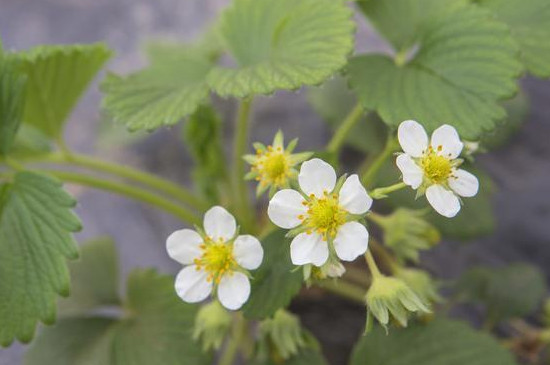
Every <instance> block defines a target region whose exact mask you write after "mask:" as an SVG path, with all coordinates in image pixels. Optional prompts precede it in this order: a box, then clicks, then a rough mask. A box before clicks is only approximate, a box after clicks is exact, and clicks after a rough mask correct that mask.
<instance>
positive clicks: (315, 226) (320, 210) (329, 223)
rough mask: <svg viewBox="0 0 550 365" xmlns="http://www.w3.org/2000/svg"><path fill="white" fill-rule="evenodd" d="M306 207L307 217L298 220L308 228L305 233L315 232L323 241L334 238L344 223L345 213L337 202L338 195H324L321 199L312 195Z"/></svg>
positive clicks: (303, 216) (301, 216) (302, 216)
mask: <svg viewBox="0 0 550 365" xmlns="http://www.w3.org/2000/svg"><path fill="white" fill-rule="evenodd" d="M304 204H305V205H307V207H308V210H307V215H300V216H298V218H299V219H300V220H302V223H303V224H305V226H306V227H307V228H308V230H307V233H308V234H309V233H312V232H317V233H318V234H320V235H322V236H323V239H325V240H327V239H329V238H334V237H335V236H336V232H337V230H338V227H340V226H341V225H342V224H344V223H345V222H346V217H347V212H346V211H345V210H344V209H343V208H342V207H341V206H340V204H339V202H338V194H328V193H325V194H324V196H323V197H322V198H316V197H315V196H314V195H312V196H311V197H310V199H309V201H307V202H304Z"/></svg>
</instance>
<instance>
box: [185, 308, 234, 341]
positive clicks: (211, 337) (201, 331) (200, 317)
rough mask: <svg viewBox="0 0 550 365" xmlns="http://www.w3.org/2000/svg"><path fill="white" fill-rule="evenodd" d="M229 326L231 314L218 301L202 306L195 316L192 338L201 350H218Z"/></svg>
mask: <svg viewBox="0 0 550 365" xmlns="http://www.w3.org/2000/svg"><path fill="white" fill-rule="evenodd" d="M230 328H231V314H229V312H228V311H227V310H225V309H224V308H223V307H222V306H221V304H220V303H219V302H218V301H213V302H211V303H209V304H207V305H205V306H203V307H202V308H201V309H200V310H199V312H198V314H197V317H196V318H195V326H194V329H193V339H194V340H195V341H199V342H201V343H202V349H203V351H209V350H218V349H219V348H220V347H221V345H222V342H223V340H224V338H225V336H226V335H227V333H228V331H229V329H230Z"/></svg>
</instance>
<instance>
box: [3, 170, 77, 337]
mask: <svg viewBox="0 0 550 365" xmlns="http://www.w3.org/2000/svg"><path fill="white" fill-rule="evenodd" d="M74 205H75V200H74V199H73V198H72V197H71V196H69V195H68V194H67V193H66V192H65V191H64V190H63V189H62V187H61V183H60V182H58V181H56V180H54V179H52V178H49V177H47V176H44V175H40V174H37V173H33V172H19V173H17V174H16V175H15V176H14V178H13V181H12V182H9V183H4V184H3V185H1V186H0V213H1V215H0V278H2V279H1V280H0V298H1V300H0V323H2V326H0V345H2V346H7V345H9V344H10V343H11V342H12V341H13V340H14V338H17V339H19V340H20V341H22V342H28V341H30V340H31V338H32V337H33V335H34V331H35V327H36V324H37V322H38V321H42V322H44V323H48V324H51V323H53V322H54V321H55V317H56V300H55V299H56V296H57V294H61V295H63V296H67V295H68V294H69V270H68V268H67V265H66V262H65V260H66V259H75V258H76V257H78V251H77V247H76V244H75V241H74V239H73V236H72V232H75V231H77V230H79V229H80V222H79V220H78V219H77V217H76V216H75V215H74V214H73V213H72V212H71V210H70V208H72V207H73V206H74Z"/></svg>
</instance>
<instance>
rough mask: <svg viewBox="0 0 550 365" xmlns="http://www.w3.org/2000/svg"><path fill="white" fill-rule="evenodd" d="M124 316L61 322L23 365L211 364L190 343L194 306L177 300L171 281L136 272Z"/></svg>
mask: <svg viewBox="0 0 550 365" xmlns="http://www.w3.org/2000/svg"><path fill="white" fill-rule="evenodd" d="M122 309H123V311H124V313H125V316H124V317H121V318H119V319H116V318H112V317H110V318H107V317H81V318H70V319H62V320H60V321H59V322H58V323H57V324H56V325H55V326H53V327H47V328H44V329H43V331H42V333H41V334H40V335H39V337H38V338H37V340H36V341H35V343H34V344H33V346H32V347H31V349H30V350H29V352H28V353H27V357H26V364H27V365H35V364H36V365H38V364H40V365H42V364H56V365H65V364H67V365H69V364H71V365H72V364H79V365H81V364H83V365H92V364H93V365H99V364H101V365H127V364H133V365H142V364H143V365H151V364H163V365H180V364H193V365H203V364H204V365H209V364H211V363H212V358H211V356H210V354H205V353H203V352H202V351H201V348H200V346H198V345H197V344H196V343H195V342H194V341H193V340H192V332H193V324H194V318H195V315H196V313H197V309H198V306H195V305H189V304H186V303H184V302H182V301H181V299H179V298H178V297H177V295H176V293H175V291H174V280H173V278H172V277H170V276H165V275H158V274H156V273H155V272H154V271H152V270H138V271H134V272H133V273H131V274H130V277H129V279H128V289H127V299H126V303H125V304H124V307H123V308H122Z"/></svg>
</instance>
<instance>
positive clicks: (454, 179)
mask: <svg viewBox="0 0 550 365" xmlns="http://www.w3.org/2000/svg"><path fill="white" fill-rule="evenodd" d="M397 137H398V139H399V143H400V144H401V148H403V151H404V152H405V153H402V154H400V155H399V156H398V157H397V161H396V162H397V167H399V169H400V170H401V173H402V174H403V182H404V183H405V184H407V185H409V186H410V187H411V188H413V189H419V192H420V193H421V194H422V193H424V192H425V194H426V198H427V199H428V202H429V203H430V204H431V206H432V207H433V208H434V209H435V210H436V211H437V212H438V213H439V214H441V215H443V216H445V217H448V218H452V217H454V216H455V215H457V213H458V212H459V211H460V198H459V197H472V196H474V195H476V194H477V192H478V190H479V182H478V180H477V178H476V177H475V176H474V175H472V174H471V173H469V172H467V171H465V170H462V169H459V168H458V167H459V166H460V164H461V163H462V160H461V159H459V158H458V156H459V155H460V153H461V152H462V148H463V147H464V144H463V143H462V141H461V140H460V137H459V136H458V133H457V131H456V129H454V128H453V127H451V126H450V125H447V124H445V125H442V126H441V127H439V128H437V129H436V130H435V131H434V132H433V134H432V139H431V141H430V143H428V135H427V134H426V131H425V130H424V128H423V127H422V126H421V125H420V124H419V123H417V122H415V121H414V120H406V121H404V122H402V123H401V124H400V125H399V130H398V132H397Z"/></svg>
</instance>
